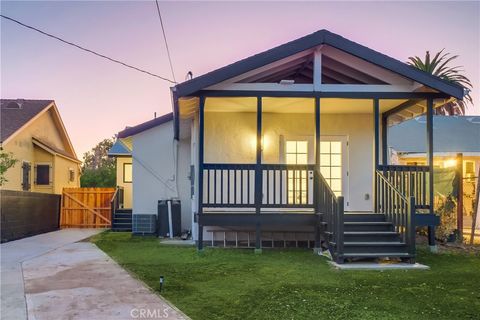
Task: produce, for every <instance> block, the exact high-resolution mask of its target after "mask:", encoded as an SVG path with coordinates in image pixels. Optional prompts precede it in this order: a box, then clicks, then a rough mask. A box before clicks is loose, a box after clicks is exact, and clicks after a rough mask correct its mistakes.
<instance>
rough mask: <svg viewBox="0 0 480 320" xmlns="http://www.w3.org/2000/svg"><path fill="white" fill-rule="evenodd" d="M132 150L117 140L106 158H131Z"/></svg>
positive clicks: (120, 140)
mask: <svg viewBox="0 0 480 320" xmlns="http://www.w3.org/2000/svg"><path fill="white" fill-rule="evenodd" d="M131 155H132V150H131V149H130V148H129V147H128V146H127V145H126V144H125V143H124V142H123V141H122V139H117V141H115V143H114V144H113V146H112V147H111V148H110V150H108V156H110V157H113V156H131Z"/></svg>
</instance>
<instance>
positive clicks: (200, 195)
mask: <svg viewBox="0 0 480 320" xmlns="http://www.w3.org/2000/svg"><path fill="white" fill-rule="evenodd" d="M198 110H199V117H198V119H199V120H198V122H199V123H198V124H199V126H198V128H199V129H198V131H199V135H198V212H197V222H198V243H197V248H198V250H199V251H201V250H203V225H202V224H201V223H200V216H201V215H202V213H203V150H204V141H205V139H204V135H205V97H204V96H200V97H199V106H198Z"/></svg>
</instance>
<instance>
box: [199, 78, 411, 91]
mask: <svg viewBox="0 0 480 320" xmlns="http://www.w3.org/2000/svg"><path fill="white" fill-rule="evenodd" d="M320 81H321V80H320ZM206 90H231V91H242V90H243V91H289V92H314V91H319V92H412V86H410V85H390V84H320V85H318V84H303V83H302V84H299V83H294V84H280V83H227V84H216V85H213V86H210V87H208V88H206Z"/></svg>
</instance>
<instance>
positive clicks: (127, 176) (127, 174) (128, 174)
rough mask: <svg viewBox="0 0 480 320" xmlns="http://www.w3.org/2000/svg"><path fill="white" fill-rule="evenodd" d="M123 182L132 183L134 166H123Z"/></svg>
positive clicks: (128, 164)
mask: <svg viewBox="0 0 480 320" xmlns="http://www.w3.org/2000/svg"><path fill="white" fill-rule="evenodd" d="M123 182H127V183H128V182H132V164H131V163H124V164H123Z"/></svg>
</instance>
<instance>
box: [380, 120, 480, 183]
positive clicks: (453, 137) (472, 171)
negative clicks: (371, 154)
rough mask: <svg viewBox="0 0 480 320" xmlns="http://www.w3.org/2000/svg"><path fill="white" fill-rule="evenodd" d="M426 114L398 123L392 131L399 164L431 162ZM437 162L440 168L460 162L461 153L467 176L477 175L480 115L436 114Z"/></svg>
mask: <svg viewBox="0 0 480 320" xmlns="http://www.w3.org/2000/svg"><path fill="white" fill-rule="evenodd" d="M425 125H426V121H425V117H417V118H415V119H412V120H409V121H405V122H403V123H401V124H398V125H395V126H393V127H392V128H391V130H390V132H389V138H388V141H389V143H388V144H389V148H391V150H394V152H395V154H396V156H397V158H398V163H399V164H407V165H425V164H427V157H426V156H427V153H426V150H427V139H426V137H425ZM433 135H434V137H435V143H434V144H433V165H434V166H438V167H440V168H446V167H452V166H456V165H457V155H458V154H459V153H460V154H462V157H463V176H464V177H469V176H470V177H473V176H476V175H477V174H478V170H479V168H480V116H434V117H433Z"/></svg>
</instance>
